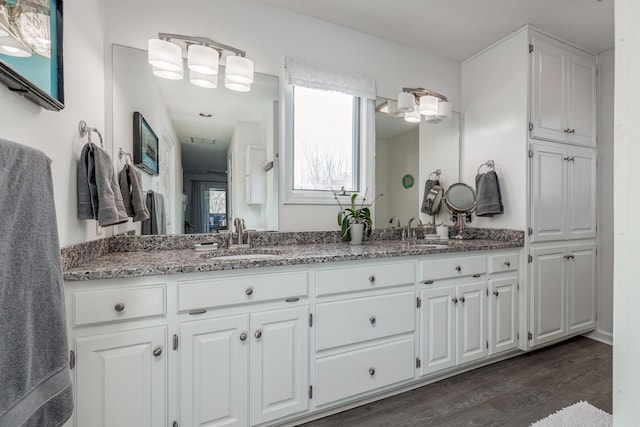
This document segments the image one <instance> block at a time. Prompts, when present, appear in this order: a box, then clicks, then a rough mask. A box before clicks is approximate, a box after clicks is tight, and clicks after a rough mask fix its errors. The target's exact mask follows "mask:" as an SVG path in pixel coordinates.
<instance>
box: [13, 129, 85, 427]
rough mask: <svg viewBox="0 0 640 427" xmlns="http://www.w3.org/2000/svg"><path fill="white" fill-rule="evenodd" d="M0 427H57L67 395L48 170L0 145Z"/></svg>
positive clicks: (19, 150)
mask: <svg viewBox="0 0 640 427" xmlns="http://www.w3.org/2000/svg"><path fill="white" fill-rule="evenodd" d="M0 236H1V237H0V325H1V326H0V426H2V427H9V426H11V427H14V426H30V427H31V426H33V427H35V426H38V427H43V426H44V427H49V426H52V427H53V426H60V425H62V424H64V422H65V421H66V420H67V419H68V418H69V417H70V416H71V413H72V411H73V395H72V389H71V380H70V375H69V348H68V346H67V328H66V324H65V321H66V317H65V303H64V288H63V283H62V266H61V264H60V246H59V242H58V228H57V224H56V211H55V206H54V198H53V184H52V179H51V166H50V164H49V160H48V158H47V157H46V156H45V155H44V153H42V152H41V151H38V150H35V149H33V148H29V147H24V146H21V145H19V144H16V143H13V142H9V141H4V140H0Z"/></svg>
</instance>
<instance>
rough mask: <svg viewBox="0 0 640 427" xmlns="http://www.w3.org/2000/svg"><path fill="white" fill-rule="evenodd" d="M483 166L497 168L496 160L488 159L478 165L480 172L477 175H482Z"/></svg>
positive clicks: (491, 168)
mask: <svg viewBox="0 0 640 427" xmlns="http://www.w3.org/2000/svg"><path fill="white" fill-rule="evenodd" d="M483 166H486V167H488V168H489V169H490V170H495V166H496V162H494V161H493V160H487V161H486V162H484V163H483V164H481V165H480V166H479V167H478V172H476V175H480V169H482V167H483Z"/></svg>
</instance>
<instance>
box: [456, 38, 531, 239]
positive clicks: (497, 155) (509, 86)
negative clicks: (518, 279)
mask: <svg viewBox="0 0 640 427" xmlns="http://www.w3.org/2000/svg"><path fill="white" fill-rule="evenodd" d="M527 45H528V41H527V31H526V29H522V30H520V31H518V32H516V33H514V34H513V35H511V36H510V37H509V38H507V39H505V40H503V41H501V42H500V43H498V44H496V45H495V46H494V47H493V48H491V49H490V50H488V51H485V52H483V53H482V54H481V55H479V56H475V57H473V58H471V59H469V60H466V61H464V62H463V63H462V94H463V95H462V111H463V118H462V121H463V128H462V129H463V130H462V144H461V149H460V151H461V153H462V156H461V171H462V173H461V181H462V182H465V183H467V184H469V185H471V186H472V187H474V188H475V177H476V173H477V171H478V166H479V165H480V164H482V163H484V162H486V161H487V160H489V159H492V160H494V161H495V164H496V173H497V174H498V179H499V180H500V191H501V193H502V202H503V205H504V214H503V215H496V216H495V217H492V218H479V217H476V216H475V215H474V216H473V226H474V227H489V228H513V229H517V230H524V229H525V228H526V226H527V191H526V188H527V157H526V153H527V150H526V144H527V129H526V123H527V122H528V105H527V99H528V96H527V90H528V86H527V82H528V81H529V77H528V76H529V70H528V64H529V58H528V55H529V54H528V52H527Z"/></svg>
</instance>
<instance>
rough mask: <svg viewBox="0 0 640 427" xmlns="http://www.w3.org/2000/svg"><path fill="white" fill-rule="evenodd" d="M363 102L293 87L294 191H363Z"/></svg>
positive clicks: (356, 98)
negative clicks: (361, 118)
mask: <svg viewBox="0 0 640 427" xmlns="http://www.w3.org/2000/svg"><path fill="white" fill-rule="evenodd" d="M360 102H361V101H360V98H359V97H355V96H352V95H348V94H344V93H340V92H333V91H326V90H321V89H310V88H306V87H303V86H294V87H293V162H292V163H293V190H294V191H331V190H332V189H333V190H335V191H338V190H340V189H344V190H346V191H360V182H361V176H360Z"/></svg>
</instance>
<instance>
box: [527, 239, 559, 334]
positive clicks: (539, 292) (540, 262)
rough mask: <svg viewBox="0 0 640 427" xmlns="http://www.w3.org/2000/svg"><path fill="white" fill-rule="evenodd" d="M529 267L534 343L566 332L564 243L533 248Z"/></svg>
mask: <svg viewBox="0 0 640 427" xmlns="http://www.w3.org/2000/svg"><path fill="white" fill-rule="evenodd" d="M531 254H532V256H533V263H532V271H531V296H532V299H531V304H532V310H531V313H532V319H531V324H532V326H533V331H531V333H532V335H533V337H532V340H531V342H530V345H533V346H536V345H538V344H543V343H546V342H549V341H553V340H555V339H558V338H562V337H564V336H565V335H567V322H566V319H567V308H566V307H567V303H566V301H567V299H566V298H567V297H566V264H567V263H566V259H565V255H566V254H565V247H564V245H563V246H552V247H543V248H534V249H532V251H531Z"/></svg>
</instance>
